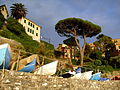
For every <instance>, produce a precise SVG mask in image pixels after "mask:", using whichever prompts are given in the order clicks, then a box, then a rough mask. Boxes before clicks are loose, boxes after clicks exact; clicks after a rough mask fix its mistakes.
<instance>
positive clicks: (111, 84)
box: [0, 70, 120, 90]
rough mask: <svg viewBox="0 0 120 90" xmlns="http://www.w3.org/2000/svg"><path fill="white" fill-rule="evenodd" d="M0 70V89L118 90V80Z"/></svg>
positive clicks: (119, 84)
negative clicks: (97, 79)
mask: <svg viewBox="0 0 120 90" xmlns="http://www.w3.org/2000/svg"><path fill="white" fill-rule="evenodd" d="M4 75H5V76H4V78H2V76H3V73H2V71H0V77H1V78H0V79H1V81H0V90H120V81H117V80H116V81H112V80H110V81H93V80H80V79H71V78H60V77H56V76H40V75H34V74H32V73H23V72H15V71H8V70H6V71H5V74H4Z"/></svg>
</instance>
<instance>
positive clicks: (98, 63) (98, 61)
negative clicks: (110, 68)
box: [94, 59, 102, 66]
mask: <svg viewBox="0 0 120 90" xmlns="http://www.w3.org/2000/svg"><path fill="white" fill-rule="evenodd" d="M94 64H95V65H96V66H100V65H102V62H101V60H98V59H97V60H95V62H94Z"/></svg>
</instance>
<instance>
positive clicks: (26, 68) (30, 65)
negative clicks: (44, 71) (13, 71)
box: [18, 58, 36, 72]
mask: <svg viewBox="0 0 120 90" xmlns="http://www.w3.org/2000/svg"><path fill="white" fill-rule="evenodd" d="M35 66H36V58H34V60H33V61H32V62H30V63H28V64H26V65H25V66H24V67H23V68H22V69H21V70H19V71H18V72H32V71H34V70H35Z"/></svg>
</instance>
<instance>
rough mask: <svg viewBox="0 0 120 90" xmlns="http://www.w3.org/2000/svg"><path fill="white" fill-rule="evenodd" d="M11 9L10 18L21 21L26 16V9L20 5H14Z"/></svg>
mask: <svg viewBox="0 0 120 90" xmlns="http://www.w3.org/2000/svg"><path fill="white" fill-rule="evenodd" d="M10 8H11V16H13V17H15V19H21V18H22V17H25V16H26V14H27V9H26V8H25V7H24V5H23V4H22V3H15V4H13V6H11V7H10Z"/></svg>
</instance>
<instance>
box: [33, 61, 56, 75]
mask: <svg viewBox="0 0 120 90" xmlns="http://www.w3.org/2000/svg"><path fill="white" fill-rule="evenodd" d="M57 63H58V61H54V62H51V63H48V64H46V65H43V66H41V67H40V68H38V69H37V70H36V71H35V72H34V74H39V75H53V74H55V73H56V70H57Z"/></svg>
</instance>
